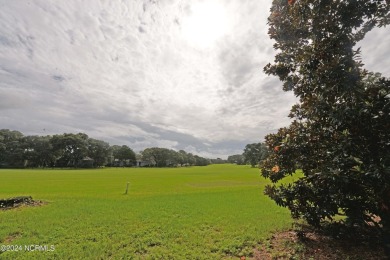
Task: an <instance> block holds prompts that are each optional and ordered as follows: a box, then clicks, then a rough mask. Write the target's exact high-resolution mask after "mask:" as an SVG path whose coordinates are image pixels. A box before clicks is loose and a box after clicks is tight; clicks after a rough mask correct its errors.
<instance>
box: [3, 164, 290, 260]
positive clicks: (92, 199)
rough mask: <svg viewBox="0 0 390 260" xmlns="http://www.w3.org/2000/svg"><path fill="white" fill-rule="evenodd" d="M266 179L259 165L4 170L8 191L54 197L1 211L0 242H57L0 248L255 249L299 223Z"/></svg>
mask: <svg viewBox="0 0 390 260" xmlns="http://www.w3.org/2000/svg"><path fill="white" fill-rule="evenodd" d="M127 182H130V187H129V193H128V194H127V195H124V192H125V189H126V183H127ZM266 183H267V181H266V180H264V179H263V178H262V177H260V174H259V170H258V169H256V168H250V167H249V166H236V165H211V166H207V167H190V168H164V169H150V168H107V169H98V170H0V198H8V197H13V196H21V195H30V196H32V197H33V199H35V200H42V201H45V202H48V203H47V204H46V205H43V206H38V207H22V208H17V209H13V210H5V211H0V245H21V246H23V247H24V246H25V245H42V246H44V245H48V246H49V249H50V246H51V245H53V246H54V248H55V249H54V251H38V250H36V251H33V252H32V251H27V250H26V249H25V248H22V250H21V251H17V252H11V251H7V252H2V251H0V259H46V258H47V259H54V258H55V259H110V258H111V259H121V258H123V259H221V258H225V259H228V258H237V257H238V256H243V255H245V256H247V257H248V256H251V254H252V253H253V248H254V247H256V245H257V244H258V243H261V242H262V241H264V240H265V239H266V238H267V237H268V236H269V235H270V233H271V232H273V231H276V230H281V229H285V228H288V227H290V225H291V223H292V221H291V218H290V217H289V213H288V211H287V210H285V209H283V208H279V207H278V206H276V204H275V203H274V202H273V201H271V200H270V199H269V198H268V197H266V196H264V195H263V194H262V193H263V188H264V185H265V184H266ZM9 248H10V247H9ZM19 249H20V248H19Z"/></svg>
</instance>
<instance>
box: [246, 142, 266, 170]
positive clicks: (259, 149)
mask: <svg viewBox="0 0 390 260" xmlns="http://www.w3.org/2000/svg"><path fill="white" fill-rule="evenodd" d="M267 155H268V149H267V147H266V145H265V144H263V143H253V144H247V145H246V146H245V149H244V153H243V156H244V160H245V162H246V163H249V164H250V165H252V167H255V166H256V165H258V164H259V162H260V161H261V160H264V159H265V158H266V157H267Z"/></svg>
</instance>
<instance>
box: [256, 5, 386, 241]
mask: <svg viewBox="0 0 390 260" xmlns="http://www.w3.org/2000/svg"><path fill="white" fill-rule="evenodd" d="M389 16H390V5H389V1H384V0H375V1H374V0H372V1H368V0H355V1H344V0H333V1H314V0H301V1H288V2H287V1H281V0H274V1H273V4H272V7H271V15H270V17H269V18H268V19H269V20H268V21H269V25H270V28H269V35H270V37H271V38H272V39H274V40H275V41H276V43H275V45H274V47H275V48H276V49H277V54H276V56H275V62H274V64H268V65H267V66H266V67H265V71H266V73H268V74H272V75H276V76H278V77H279V79H280V80H281V81H282V82H283V89H284V90H285V91H289V90H292V91H294V94H295V95H296V96H297V97H299V104H297V105H295V106H293V108H292V109H291V114H290V117H291V118H293V119H294V121H293V122H292V124H291V125H290V126H289V127H286V128H281V129H279V131H278V132H277V133H275V134H271V135H268V136H267V137H266V143H267V145H268V147H269V148H270V151H271V155H270V156H269V157H268V158H267V160H266V161H264V163H263V164H262V166H261V169H262V174H263V176H265V177H268V178H270V179H271V180H272V182H274V183H277V182H279V181H280V180H282V179H283V178H284V177H286V176H288V175H291V174H293V173H294V172H295V170H296V167H297V163H298V164H299V165H300V167H301V168H302V170H303V176H302V177H301V178H299V179H296V181H295V182H294V183H289V184H279V183H278V184H275V185H270V186H268V187H267V189H266V194H268V195H269V196H270V197H271V198H272V199H273V200H275V201H276V203H277V204H279V205H282V206H285V207H288V208H289V209H290V211H291V213H292V216H293V217H295V218H304V219H306V220H307V221H308V222H309V223H310V224H312V225H315V226H319V225H321V223H323V222H322V221H323V220H326V219H332V218H333V217H334V216H335V215H337V214H339V213H340V214H345V215H346V216H347V217H348V218H347V220H348V222H349V223H351V224H352V223H354V224H356V223H358V224H364V223H365V221H366V220H369V219H370V215H371V214H374V215H377V216H380V218H381V224H382V226H383V230H384V231H385V233H386V234H387V236H388V239H390V236H389V234H390V130H389V129H390V80H389V79H387V78H384V77H382V76H381V75H380V74H374V73H370V72H368V71H367V70H365V69H363V68H362V66H363V64H362V62H361V61H360V57H359V55H360V50H359V48H357V49H354V46H355V45H356V43H357V42H358V41H359V40H361V39H363V38H364V36H365V34H366V33H367V32H368V31H370V30H371V29H372V28H374V27H376V26H379V27H380V26H384V25H386V24H388V23H389V22H390V20H389ZM367 55H369V54H367Z"/></svg>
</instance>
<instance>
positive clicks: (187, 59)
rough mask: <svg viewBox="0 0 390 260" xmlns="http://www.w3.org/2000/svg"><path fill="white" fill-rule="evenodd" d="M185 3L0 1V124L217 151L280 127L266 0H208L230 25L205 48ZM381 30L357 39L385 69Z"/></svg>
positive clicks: (281, 100)
mask: <svg viewBox="0 0 390 260" xmlns="http://www.w3.org/2000/svg"><path fill="white" fill-rule="evenodd" d="M196 3H206V2H205V1H203V2H202V1H197V0H194V1H190V2H185V3H183V2H182V1H179V0H171V1H92V0H89V1H76V0H69V1H63V2H55V3H54V2H53V3H52V2H50V3H48V2H47V1H45V0H36V1H31V2H28V1H1V0H0V4H1V6H2V8H1V9H0V128H10V129H15V130H19V131H22V132H23V133H25V134H41V135H46V134H58V133H63V132H85V133H87V134H88V135H89V136H91V137H93V138H99V139H103V140H106V141H108V142H110V143H111V144H127V145H129V146H131V147H132V148H133V149H135V150H137V151H139V150H143V149H144V148H146V147H151V146H160V147H167V148H171V149H177V150H179V149H184V150H186V151H188V152H193V153H197V154H200V155H204V156H210V157H217V156H218V157H226V156H227V155H230V154H234V153H239V152H242V149H243V148H244V147H245V145H246V144H247V143H252V142H258V141H261V140H262V139H263V137H264V135H266V134H268V133H270V132H273V131H275V130H276V129H277V128H279V127H282V126H285V125H287V124H288V123H289V119H288V118H287V114H288V112H289V109H290V107H291V105H292V104H293V103H294V102H296V100H295V98H294V96H293V95H292V93H284V92H282V90H281V83H280V82H279V81H278V80H277V79H276V78H271V77H267V76H266V75H264V74H263V73H262V68H263V67H264V65H265V64H267V63H268V62H271V61H272V60H273V55H274V51H273V49H272V41H270V40H269V39H268V36H267V35H266V32H267V26H266V17H267V12H268V9H269V6H270V3H267V5H264V3H261V2H259V1H250V0H247V1H228V2H227V1H226V2H225V1H219V0H215V3H219V4H221V5H222V6H223V8H224V9H225V11H226V13H227V14H228V15H229V18H230V25H229V26H230V27H229V30H228V32H227V33H226V34H225V35H223V36H222V37H221V38H220V39H219V40H217V41H216V42H215V45H214V46H213V47H211V48H199V46H194V45H192V44H191V42H189V41H188V39H186V38H185V36H184V35H185V34H184V33H183V30H185V27H184V26H183V24H185V22H186V19H188V17H189V15H191V14H192V13H193V9H192V5H193V4H196ZM386 30H387V29H381V30H378V31H376V30H375V31H373V32H370V33H369V34H368V36H367V38H366V39H365V40H364V42H362V49H363V60H364V62H365V63H366V64H367V67H369V68H372V69H373V70H379V71H380V70H382V72H383V73H384V74H385V75H390V73H389V68H390V66H389V64H388V59H378V57H387V56H388V54H389V48H388V47H387V46H388V43H389V41H390V39H389V35H390V34H389V33H388V31H386ZM365 50H367V51H366V53H370V56H367V57H366V56H365ZM386 55H387V56H386ZM386 73H387V74H386Z"/></svg>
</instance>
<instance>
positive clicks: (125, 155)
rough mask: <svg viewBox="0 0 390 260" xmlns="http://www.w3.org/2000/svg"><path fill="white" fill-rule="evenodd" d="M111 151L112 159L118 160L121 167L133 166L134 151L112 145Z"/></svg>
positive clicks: (134, 159)
mask: <svg viewBox="0 0 390 260" xmlns="http://www.w3.org/2000/svg"><path fill="white" fill-rule="evenodd" d="M111 149H112V153H113V156H114V158H115V159H117V160H119V162H120V163H121V165H127V166H133V165H134V163H135V162H136V160H137V159H136V156H135V153H134V151H133V150H132V149H131V148H130V147H128V146H127V145H122V146H119V145H113V146H112V147H111Z"/></svg>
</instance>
